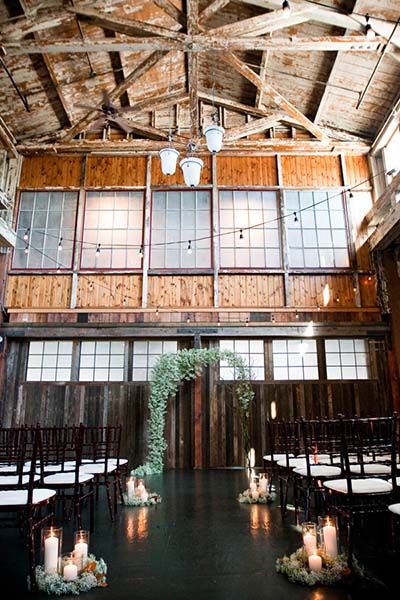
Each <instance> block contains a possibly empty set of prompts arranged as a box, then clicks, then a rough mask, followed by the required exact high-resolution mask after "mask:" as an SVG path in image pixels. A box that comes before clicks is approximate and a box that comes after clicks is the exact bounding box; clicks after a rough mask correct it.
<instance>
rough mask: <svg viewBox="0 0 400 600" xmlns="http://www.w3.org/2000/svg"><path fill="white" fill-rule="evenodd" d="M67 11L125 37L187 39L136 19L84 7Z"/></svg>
mask: <svg viewBox="0 0 400 600" xmlns="http://www.w3.org/2000/svg"><path fill="white" fill-rule="evenodd" d="M67 10H68V11H69V12H71V13H73V14H74V15H77V16H78V17H79V18H82V19H87V20H89V21H90V22H91V23H92V24H94V25H97V26H98V27H102V28H103V29H111V30H112V31H117V32H118V33H123V34H125V35H133V36H135V35H139V36H140V35H143V34H144V35H156V36H160V37H166V38H170V39H173V40H181V41H183V40H184V39H185V36H184V35H183V34H182V33H179V32H178V31H173V30H172V29H167V28H166V27H161V26H159V25H152V24H151V23H146V22H145V21H137V20H136V19H126V18H125V19H124V18H121V17H117V16H115V15H113V16H110V15H109V14H108V13H105V12H102V11H99V10H93V9H90V8H84V7H68V8H67Z"/></svg>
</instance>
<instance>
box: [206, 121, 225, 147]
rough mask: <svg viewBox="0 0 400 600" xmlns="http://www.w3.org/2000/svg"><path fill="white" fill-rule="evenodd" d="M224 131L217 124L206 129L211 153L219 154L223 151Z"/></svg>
mask: <svg viewBox="0 0 400 600" xmlns="http://www.w3.org/2000/svg"><path fill="white" fill-rule="evenodd" d="M224 131H225V130H224V128H223V127H221V126H220V125H216V124H213V125H209V126H208V127H206V128H205V130H204V135H205V136H206V142H207V148H208V149H209V151H210V152H219V151H220V150H221V148H222V140H223V138H224Z"/></svg>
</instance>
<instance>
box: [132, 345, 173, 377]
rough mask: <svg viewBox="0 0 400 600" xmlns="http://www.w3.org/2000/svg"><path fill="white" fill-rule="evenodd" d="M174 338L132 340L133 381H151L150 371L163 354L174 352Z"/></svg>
mask: <svg viewBox="0 0 400 600" xmlns="http://www.w3.org/2000/svg"><path fill="white" fill-rule="evenodd" d="M177 350H178V342H177V341H176V340H149V341H148V340H143V341H137V342H133V367H132V379H133V381H151V371H152V369H153V367H154V365H155V364H156V362H157V361H158V359H159V358H160V356H162V355H163V354H166V353H168V352H172V353H173V354H176V352H177Z"/></svg>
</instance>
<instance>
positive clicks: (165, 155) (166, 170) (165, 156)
mask: <svg viewBox="0 0 400 600" xmlns="http://www.w3.org/2000/svg"><path fill="white" fill-rule="evenodd" d="M158 154H159V157H160V160H161V171H162V172H163V174H164V175H173V174H174V173H175V171H176V163H177V160H178V156H179V152H178V150H175V148H162V150H160V151H159V153H158Z"/></svg>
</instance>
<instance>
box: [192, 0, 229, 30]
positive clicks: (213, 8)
mask: <svg viewBox="0 0 400 600" xmlns="http://www.w3.org/2000/svg"><path fill="white" fill-rule="evenodd" d="M229 2H230V0H213V2H211V4H209V5H208V6H207V7H206V8H205V9H204V10H202V11H201V13H200V14H199V25H204V23H205V22H206V21H208V19H211V17H212V16H213V15H215V13H217V12H218V11H220V10H222V9H223V8H224V6H226V5H227V4H229Z"/></svg>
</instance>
